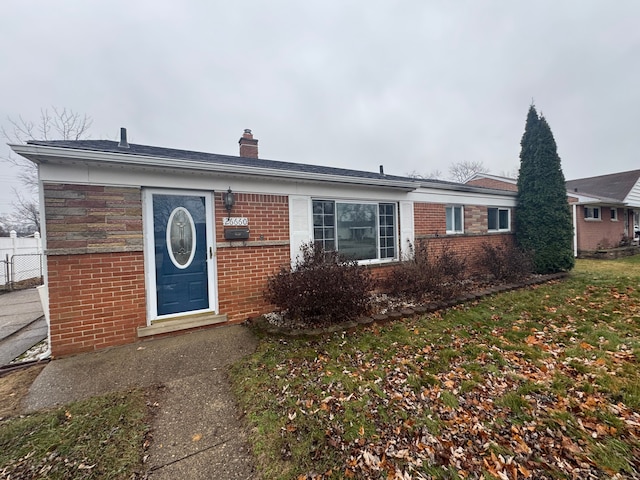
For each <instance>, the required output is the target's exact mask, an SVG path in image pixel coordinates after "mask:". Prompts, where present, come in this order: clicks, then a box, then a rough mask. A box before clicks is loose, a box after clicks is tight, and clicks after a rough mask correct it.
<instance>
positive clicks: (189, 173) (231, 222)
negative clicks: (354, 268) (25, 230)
mask: <svg viewBox="0 0 640 480" xmlns="http://www.w3.org/2000/svg"><path fill="white" fill-rule="evenodd" d="M239 144H240V156H237V157H236V156H227V155H217V154H208V153H201V152H192V151H184V150H174V149H169V148H161V147H153V146H145V145H135V144H129V143H128V142H127V139H126V130H124V129H122V132H121V139H120V142H114V141H106V140H79V141H30V142H28V143H27V144H26V145H11V148H12V149H13V150H14V151H15V152H16V153H18V154H19V155H22V156H23V157H25V158H27V159H29V160H31V161H32V162H34V163H35V164H37V166H38V170H39V182H40V204H41V205H42V206H43V208H42V209H41V211H42V213H41V214H42V223H41V224H42V226H43V227H42V229H43V232H42V234H43V239H44V242H45V252H46V257H47V262H46V265H47V268H46V285H47V288H48V301H49V302H48V303H49V312H48V313H49V325H50V335H49V342H50V348H51V354H52V356H63V355H69V354H73V353H78V352H83V351H90V350H96V349H100V348H104V347H109V346H113V345H119V344H125V343H131V342H135V341H138V340H139V339H142V338H145V337H151V336H157V335H167V334H171V333H173V332H178V331H184V330H190V329H196V328H204V327H207V326H211V325H218V324H232V323H239V322H242V321H244V320H246V319H247V318H250V317H254V316H257V315H260V314H262V313H265V312H268V311H270V310H271V308H270V306H269V305H267V304H266V303H265V301H264V300H263V298H262V292H263V289H264V286H265V284H266V278H267V277H268V275H270V274H272V273H274V272H275V271H277V270H278V269H279V268H280V267H281V266H282V265H286V264H289V263H290V262H291V261H293V260H295V258H296V257H297V256H298V254H299V250H300V246H301V245H302V244H303V243H305V242H310V241H315V242H321V243H322V244H323V245H324V246H325V248H337V249H338V251H340V252H342V253H345V254H347V255H351V256H352V257H353V258H357V259H358V260H359V261H360V262H361V263H362V264H365V265H368V266H369V267H370V268H371V271H372V273H373V274H374V275H376V276H381V275H384V273H385V271H388V269H389V268H392V267H393V266H394V265H397V264H398V262H399V261H400V260H401V259H402V258H403V255H406V254H407V252H408V250H409V248H408V247H409V246H410V245H411V244H414V243H415V242H416V241H417V240H419V239H423V238H426V239H430V242H432V244H437V243H438V242H443V241H447V242H449V243H450V246H451V248H453V249H454V250H456V251H457V252H460V253H463V254H465V255H467V256H469V257H473V255H474V254H475V253H477V252H478V251H479V247H480V245H481V244H482V243H483V242H485V241H489V242H494V243H498V242H500V243H501V242H504V241H512V238H513V234H512V225H513V215H512V212H513V209H514V206H515V194H514V193H513V192H508V191H500V190H493V189H487V188H481V187H475V186H469V185H462V184H457V183H451V182H444V181H436V180H417V179H412V178H406V177H398V176H392V175H385V174H384V173H383V172H382V167H381V168H380V172H379V173H378V172H376V173H372V172H364V171H354V170H348V169H339V168H330V167H321V166H314V165H305V164H297V163H288V162H280V161H273V160H265V159H261V158H258V140H257V139H255V138H253V135H252V133H251V131H250V130H245V132H244V134H243V135H242V138H240V141H239Z"/></svg>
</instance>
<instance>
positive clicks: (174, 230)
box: [167, 207, 196, 269]
mask: <svg viewBox="0 0 640 480" xmlns="http://www.w3.org/2000/svg"><path fill="white" fill-rule="evenodd" d="M167 250H169V257H170V258H171V261H172V262H173V264H174V265H175V266H176V267H178V268H181V269H183V268H187V267H188V266H189V265H191V262H192V261H193V256H194V255H195V253H196V226H195V224H194V223H193V218H192V217H191V214H190V213H189V211H188V210H187V209H186V208H184V207H177V208H176V209H174V210H173V212H171V215H170V216H169V221H168V222H167Z"/></svg>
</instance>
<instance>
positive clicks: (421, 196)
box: [407, 188, 516, 207]
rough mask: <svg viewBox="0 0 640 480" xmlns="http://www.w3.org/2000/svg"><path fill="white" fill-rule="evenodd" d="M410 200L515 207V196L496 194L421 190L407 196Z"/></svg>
mask: <svg viewBox="0 0 640 480" xmlns="http://www.w3.org/2000/svg"><path fill="white" fill-rule="evenodd" d="M407 197H408V199H410V200H413V201H414V202H421V203H440V204H452V205H487V206H493V207H515V206H516V197H515V195H501V194H495V193H488V192H487V193H484V192H482V193H477V192H456V191H443V190H436V189H426V188H421V189H420V190H418V191H415V192H411V193H409V194H408V195H407Z"/></svg>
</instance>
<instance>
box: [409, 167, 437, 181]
mask: <svg viewBox="0 0 640 480" xmlns="http://www.w3.org/2000/svg"><path fill="white" fill-rule="evenodd" d="M407 177H410V178H416V179H420V180H438V179H441V178H442V172H441V171H440V170H438V169H435V170H431V171H430V172H429V173H419V172H418V171H417V170H413V171H412V172H410V173H408V174H407Z"/></svg>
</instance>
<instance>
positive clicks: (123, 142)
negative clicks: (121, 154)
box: [118, 127, 129, 148]
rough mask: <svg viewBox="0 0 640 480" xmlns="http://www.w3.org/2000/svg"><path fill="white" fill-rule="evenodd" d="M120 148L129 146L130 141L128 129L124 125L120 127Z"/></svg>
mask: <svg viewBox="0 0 640 480" xmlns="http://www.w3.org/2000/svg"><path fill="white" fill-rule="evenodd" d="M118 148H129V143H128V142H127V129H126V128H124V127H122V128H121V129H120V143H118Z"/></svg>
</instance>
